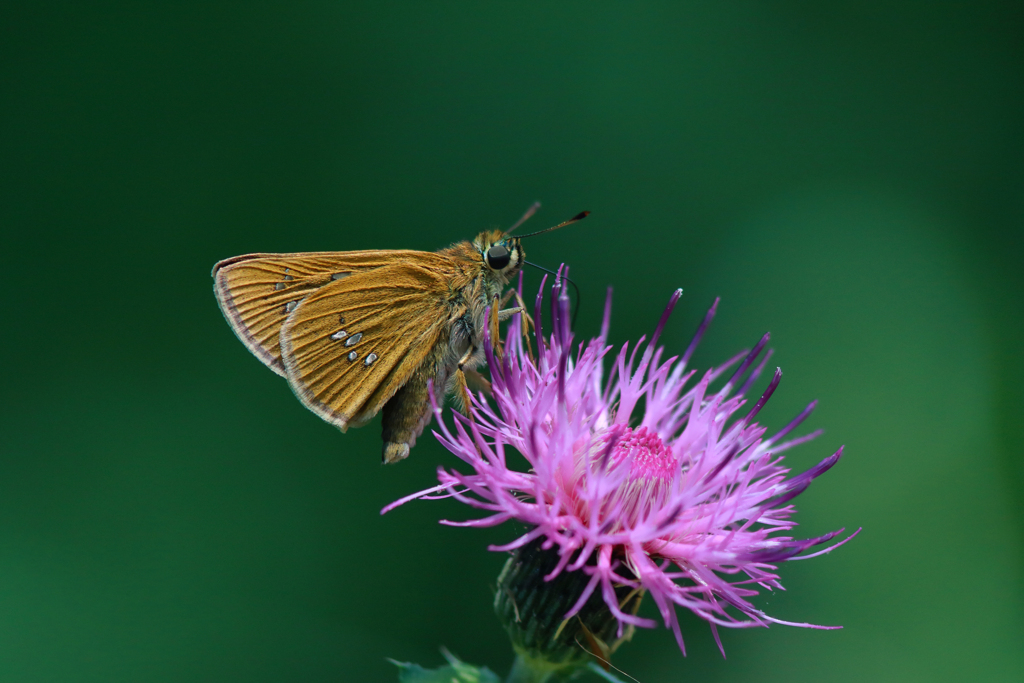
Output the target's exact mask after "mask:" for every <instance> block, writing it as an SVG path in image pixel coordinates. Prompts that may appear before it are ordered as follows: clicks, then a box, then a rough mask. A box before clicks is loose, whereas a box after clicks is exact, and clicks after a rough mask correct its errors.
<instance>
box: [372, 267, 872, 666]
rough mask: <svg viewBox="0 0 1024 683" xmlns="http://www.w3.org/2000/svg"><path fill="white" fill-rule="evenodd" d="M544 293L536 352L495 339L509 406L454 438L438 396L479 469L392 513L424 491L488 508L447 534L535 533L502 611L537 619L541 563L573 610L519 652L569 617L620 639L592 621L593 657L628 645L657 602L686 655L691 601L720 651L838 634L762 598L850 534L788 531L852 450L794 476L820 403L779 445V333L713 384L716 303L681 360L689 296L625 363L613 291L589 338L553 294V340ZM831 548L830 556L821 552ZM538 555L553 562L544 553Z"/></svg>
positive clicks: (537, 628)
mask: <svg viewBox="0 0 1024 683" xmlns="http://www.w3.org/2000/svg"><path fill="white" fill-rule="evenodd" d="M541 292H542V293H543V285H542V290H541ZM542 293H541V294H538V296H537V307H536V310H535V315H534V321H535V322H536V341H537V346H538V350H537V352H536V356H534V355H533V350H532V348H531V347H530V346H529V345H528V344H526V343H524V342H523V339H522V337H520V336H519V335H515V334H509V335H508V339H507V341H506V344H505V349H504V353H502V354H499V353H496V352H495V351H493V350H491V348H490V347H491V344H489V343H488V344H487V346H488V352H487V353H488V363H489V366H490V372H491V379H492V389H493V397H492V403H489V402H488V401H487V400H485V398H484V397H483V396H479V397H474V398H473V400H472V401H471V405H470V406H469V411H468V413H469V414H468V417H466V416H463V415H459V414H455V415H454V428H450V427H448V426H447V425H446V424H445V423H444V421H443V420H441V411H440V410H439V409H438V407H437V406H436V403H435V412H436V414H437V416H438V421H439V424H440V427H439V430H438V431H437V432H435V433H436V436H437V438H438V439H439V440H440V441H441V443H442V444H444V445H445V447H446V448H448V450H450V451H451V452H452V453H454V454H455V455H457V456H458V457H459V458H461V459H462V461H464V462H465V464H466V465H467V466H468V469H467V470H466V471H458V470H446V469H443V468H440V469H439V471H438V479H439V482H440V483H439V485H438V486H435V487H434V488H432V489H429V490H427V491H422V492H420V493H418V494H415V495H414V496H409V497H408V498H405V499H403V500H401V501H397V502H396V503H394V504H393V505H391V506H389V507H388V508H385V511H386V510H388V509H390V508H391V507H394V506H396V505H400V504H402V503H404V502H407V501H408V500H411V499H413V498H416V497H421V498H439V497H449V496H450V497H454V498H456V499H457V500H459V501H461V502H463V503H465V504H467V505H469V506H471V507H473V508H476V509H478V510H481V511H483V512H485V513H486V514H485V515H484V516H483V517H480V518H477V519H473V520H471V521H462V522H452V521H444V522H442V523H444V524H451V525H454V526H471V527H485V526H493V525H497V524H501V523H503V522H506V521H512V520H516V521H519V522H521V523H522V524H524V525H525V532H524V533H523V534H522V535H521V536H519V537H518V538H517V539H516V540H514V541H512V542H511V543H508V544H506V545H502V546H493V547H491V550H497V551H514V552H515V553H516V554H515V555H514V557H513V560H510V564H509V565H507V566H506V568H505V572H504V573H503V578H502V580H500V581H499V584H500V587H499V591H498V596H497V598H496V605H497V606H498V608H499V612H502V611H503V610H504V611H509V612H510V613H511V612H512V611H514V612H515V615H514V618H511V617H510V621H513V620H514V621H516V622H518V623H519V624H522V623H524V620H525V621H527V622H528V621H529V619H528V618H527V616H526V615H524V614H523V612H524V611H529V609H530V608H529V606H524V604H523V603H524V602H525V601H527V600H529V599H530V598H529V597H528V596H527V595H526V594H525V593H522V594H520V593H518V592H516V591H515V590H511V591H510V590H508V589H507V586H506V584H507V583H508V580H509V579H510V577H512V578H514V577H515V576H520V575H521V576H522V577H526V576H527V575H530V574H533V575H536V574H537V573H538V571H541V570H542V573H541V574H540V580H541V581H542V582H544V583H547V584H558V585H559V589H558V591H556V592H557V594H558V597H557V600H556V601H555V603H554V604H557V605H559V607H558V608H557V610H560V611H558V613H557V615H556V617H557V618H556V619H554V624H553V626H552V628H550V629H545V627H543V625H538V624H534V625H533V626H530V627H529V628H532V629H533V631H534V633H532V635H530V634H528V635H527V636H524V635H522V634H520V637H519V641H518V642H516V645H517V650H520V654H523V652H522V650H523V649H524V648H525V649H530V648H532V650H533V651H534V652H536V651H537V650H538V648H539V649H541V650H543V647H542V643H540V640H542V638H541V637H540V636H539V635H538V633H540V632H541V631H543V634H542V635H543V637H544V638H549V639H550V638H551V637H556V638H557V637H558V636H559V635H560V634H559V633H556V631H557V630H564V629H563V627H564V626H565V625H566V623H569V622H564V623H563V620H566V619H569V620H570V621H575V617H576V616H577V615H580V614H582V613H583V612H586V611H588V610H589V611H591V612H593V610H594V609H597V610H599V611H602V610H603V611H604V613H605V614H606V615H608V619H607V620H608V621H610V622H611V624H612V626H613V628H612V629H611V630H608V629H603V630H601V634H598V630H599V628H596V627H594V626H591V625H586V629H585V632H584V636H585V637H577V638H576V641H577V643H580V642H582V644H583V645H584V646H587V647H590V645H593V644H594V643H595V642H601V643H603V641H602V640H601V637H604V638H608V637H609V636H611V635H612V634H613V633H614V636H616V637H617V638H618V639H619V640H620V641H621V639H622V638H623V636H624V635H628V633H629V632H630V631H631V627H633V626H640V627H656V626H657V622H656V621H655V620H652V619H648V618H645V617H641V616H638V615H637V614H636V608H637V607H638V605H639V599H640V597H641V596H643V595H645V594H647V595H650V597H651V599H652V600H653V601H654V603H655V605H656V606H657V609H658V612H659V613H660V617H661V622H662V623H663V624H664V625H665V626H666V627H667V628H670V629H671V630H672V631H673V633H674V634H675V637H676V640H677V642H678V643H679V647H680V648H681V649H683V652H684V654H685V649H684V645H683V637H682V634H681V632H680V628H679V622H678V620H677V616H676V610H677V609H678V608H680V607H682V608H685V609H688V610H690V611H691V612H693V613H694V614H696V615H698V616H699V617H701V618H702V619H704V620H706V621H707V622H708V623H709V624H710V625H711V628H712V630H713V631H714V635H715V639H716V641H717V642H718V644H719V647H720V648H721V647H722V645H721V640H720V639H719V635H718V632H717V628H716V627H718V626H727V627H751V626H768V625H769V624H772V623H778V624H789V625H792V626H805V627H810V628H838V627H825V626H813V625H811V624H805V623H792V622H786V621H781V620H779V619H776V618H774V617H771V616H768V615H767V614H765V613H764V612H762V611H761V610H760V609H758V608H757V607H755V605H754V604H753V603H752V602H751V601H750V598H752V597H753V596H756V595H757V594H758V590H757V588H758V587H763V588H768V589H775V588H779V589H781V588H782V585H781V584H780V582H779V576H778V574H777V573H776V572H777V565H778V563H779V562H782V561H785V560H794V559H806V558H808V557H813V556H815V555H818V554H821V553H825V552H828V551H830V550H832V549H834V548H835V547H837V546H839V545H841V544H842V543H845V540H843V541H840V542H838V543H831V542H832V541H833V539H835V538H836V537H837V536H838V535H839V534H840V533H842V530H839V531H836V532H833V533H829V534H826V535H824V536H820V537H817V538H809V539H803V540H798V539H795V538H793V537H792V536H790V535H788V532H789V531H790V530H791V529H793V527H794V526H795V525H796V523H795V522H793V521H792V516H793V513H794V512H795V510H794V507H793V505H792V504H791V501H792V499H793V498H794V497H795V496H797V494H799V493H800V492H801V491H803V490H804V489H806V488H807V486H808V485H809V484H810V483H811V481H812V480H814V479H815V478H816V477H817V476H819V475H821V474H822V473H824V472H825V471H827V470H828V469H830V468H831V467H832V466H833V465H835V464H836V462H838V460H839V458H840V456H841V455H842V449H841V448H840V449H839V451H837V452H835V453H833V454H832V455H830V456H829V457H827V458H825V459H824V460H822V461H821V462H820V463H819V464H818V465H816V466H815V467H813V468H811V469H810V470H808V471H806V472H803V473H802V474H798V475H796V476H792V477H788V475H789V470H788V469H786V468H785V466H784V465H783V462H782V460H783V459H782V455H781V454H782V453H783V452H784V451H786V450H787V449H789V448H792V447H793V446H796V445H798V444H800V443H803V442H805V441H808V440H810V439H812V438H814V437H815V436H817V435H818V433H819V432H815V433H812V434H809V435H807V436H803V437H799V438H794V439H787V436H788V435H789V434H790V432H791V431H792V430H793V429H794V428H795V427H797V426H798V425H799V424H800V423H801V422H803V421H804V419H805V418H806V417H807V416H808V415H809V414H810V413H811V411H812V409H813V408H814V405H815V404H814V403H811V404H810V405H809V406H808V407H807V408H806V409H805V410H804V411H803V412H802V413H800V414H799V415H798V416H797V417H796V419H794V420H793V421H792V422H790V423H789V424H788V425H787V426H786V427H784V428H783V429H782V430H781V431H779V432H778V433H776V434H773V435H771V436H769V437H767V438H766V430H765V428H764V427H762V426H761V425H759V424H758V423H757V422H755V418H756V417H757V415H758V413H759V412H760V411H761V409H762V408H763V407H764V405H765V403H766V402H767V401H768V399H769V398H770V397H771V395H772V393H773V392H774V391H775V389H776V387H777V386H778V384H779V379H780V378H781V371H779V370H776V372H775V375H774V377H773V378H772V379H771V381H770V383H769V384H768V386H767V388H766V389H765V390H764V392H763V393H762V394H761V395H760V396H759V397H758V398H757V399H756V400H755V401H753V405H750V401H749V400H748V398H747V397H746V393H747V392H748V390H749V389H750V387H751V386H752V385H753V384H754V382H755V381H756V380H757V378H758V376H759V375H760V374H761V373H762V371H763V370H764V368H765V366H766V364H767V362H768V360H769V358H770V356H771V351H770V350H769V351H767V352H766V353H763V352H764V351H765V346H766V344H767V342H768V335H767V334H766V335H765V336H764V337H762V338H761V340H760V341H759V342H758V343H757V345H756V346H755V347H754V348H753V349H752V350H751V351H749V352H743V353H741V354H739V355H737V356H735V357H734V358H732V359H730V360H728V361H726V362H725V363H723V364H722V365H720V366H718V367H716V368H712V369H710V370H707V371H706V372H704V373H703V374H698V373H697V372H696V371H694V370H691V369H689V368H688V363H689V360H690V357H691V355H692V354H693V351H694V349H695V348H696V346H697V343H698V342H699V341H700V338H701V336H702V335H703V333H704V331H705V330H706V329H707V326H708V324H709V323H710V322H711V319H712V317H713V316H714V314H715V308H716V307H717V305H718V302H717V301H716V302H715V305H714V306H712V308H711V310H710V311H709V312H708V314H707V316H706V317H705V318H704V320H703V322H702V323H701V325H700V327H699V328H698V330H697V333H696V335H695V336H694V338H693V341H692V342H691V343H690V345H689V347H688V348H687V349H686V351H685V352H684V353H683V354H682V356H673V357H671V358H667V359H666V358H665V357H664V356H665V354H664V353H663V349H662V348H661V347H659V346H658V339H659V336H660V335H661V332H662V330H663V329H664V327H665V324H666V322H667V321H668V318H669V315H670V314H671V312H672V309H673V307H674V306H675V304H676V302H677V301H678V300H679V297H680V296H681V294H682V290H677V291H676V292H675V293H674V294H673V295H672V297H671V298H670V299H669V303H668V306H667V307H666V308H665V312H664V313H663V314H662V316H661V320H660V321H659V322H658V325H657V327H656V328H655V330H654V334H653V335H652V337H651V339H650V342H649V343H647V344H644V338H641V339H640V340H639V341H638V342H637V344H636V345H635V346H633V347H632V350H630V347H629V344H626V345H624V346H623V347H622V348H621V349H619V351H618V352H617V353H615V354H612V353H611V352H612V347H611V346H609V345H608V343H607V341H606V340H607V335H608V328H609V322H610V313H611V290H609V293H608V301H607V303H606V305H605V315H604V322H603V325H602V330H601V334H600V336H599V337H597V338H596V339H593V340H591V341H589V342H588V343H585V344H579V345H574V343H573V335H572V331H571V329H570V324H569V301H568V297H567V295H566V293H565V289H564V287H563V286H562V284H561V281H560V280H557V281H556V284H555V287H554V288H553V290H552V306H551V308H552V317H551V320H552V327H553V329H552V331H551V334H550V335H549V336H548V337H546V338H545V337H544V335H543V334H542V330H541V324H540V321H541V317H540V309H541V306H540V304H541V298H542ZM515 322H516V321H513V323H515ZM510 329H517V328H516V325H515V324H513V325H512V326H511V327H510ZM641 350H642V352H641ZM762 355H763V357H762ZM638 356H639V358H638ZM609 359H610V360H611V362H610V364H609V365H610V371H609V372H608V373H607V374H606V372H605V364H606V362H607V361H608V360H609ZM733 368H735V369H733ZM723 380H724V381H723ZM641 406H642V408H641ZM513 449H514V451H516V452H518V453H519V454H521V455H522V458H519V457H518V456H516V455H515V453H513V452H512V451H513ZM523 459H525V462H524V461H523ZM851 537H852V536H851ZM849 538H850V537H848V538H847V539H846V540H849ZM821 546H824V548H823V549H820V547H821ZM815 547H819V550H818V551H817V552H814V553H812V554H804V553H805V551H807V550H809V549H811V548H815ZM526 549H530V552H531V553H532V555H530V556H529V557H527V556H524V555H523V552H524V551H525V550H526ZM537 553H541V554H543V559H542V560H537V559H535V558H534V557H533V556H534V555H536V554H537ZM523 580H524V581H525V580H526V579H525V578H524V579H523ZM559 582H561V583H559ZM567 582H568V583H567ZM534 583H536V581H534ZM570 584H571V587H570ZM537 588H538V587H537V586H533V587H532V588H531V590H534V591H536V590H537ZM549 602H550V601H549ZM549 611H550V610H549ZM582 621H583V622H584V623H586V620H585V619H583V620H582ZM590 623H595V622H593V621H592V622H590ZM517 628H519V629H520V630H522V629H524V628H526V627H524V626H521V625H520V626H519V627H517ZM510 632H511V631H510ZM599 636H601V637H599ZM513 640H514V642H515V641H516V637H513ZM577 649H579V648H577ZM723 653H724V651H723Z"/></svg>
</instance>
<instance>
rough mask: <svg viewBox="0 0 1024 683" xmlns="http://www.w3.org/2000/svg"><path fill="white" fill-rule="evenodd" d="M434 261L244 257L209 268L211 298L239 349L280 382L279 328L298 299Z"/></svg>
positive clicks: (405, 256) (359, 254) (335, 255)
mask: <svg viewBox="0 0 1024 683" xmlns="http://www.w3.org/2000/svg"><path fill="white" fill-rule="evenodd" d="M435 256H436V255H435V254H430V253H426V252H419V251H409V250H394V251H382V250H376V251H346V252H334V251H323V252H306V253H298V254H247V255H245V256H236V257H235V258H230V259H226V260H224V261H221V262H220V263H218V264H217V265H215V266H214V267H213V277H214V292H215V293H216V295H217V303H218V304H219V305H220V309H221V312H223V313H224V317H225V318H226V319H227V321H228V323H229V324H230V325H231V329H232V330H234V332H235V334H236V335H237V336H238V338H239V339H241V340H242V343H244V344H245V345H246V347H247V348H248V349H249V350H250V351H251V352H252V353H253V355H255V356H256V357H257V358H259V359H260V360H261V361H263V363H264V364H265V365H266V366H267V367H269V368H270V369H271V370H273V371H274V372H276V373H277V374H279V375H281V376H285V370H284V364H283V363H282V362H281V348H280V338H279V336H280V330H281V325H282V324H284V321H285V320H286V319H287V317H288V315H289V314H290V313H291V312H292V311H293V310H294V309H295V308H296V307H297V306H298V303H299V302H300V301H302V299H304V298H306V297H307V296H309V295H310V294H312V293H313V292H315V291H316V290H318V289H320V288H321V287H324V286H325V285H329V284H330V283H332V282H336V281H338V280H340V279H344V278H345V277H348V276H350V275H351V274H353V273H359V272H365V271H367V270H374V269H377V268H381V267H385V266H388V265H391V264H394V263H396V262H398V261H402V260H409V259H417V258H419V259H422V258H423V257H427V258H428V260H429V258H430V257H435Z"/></svg>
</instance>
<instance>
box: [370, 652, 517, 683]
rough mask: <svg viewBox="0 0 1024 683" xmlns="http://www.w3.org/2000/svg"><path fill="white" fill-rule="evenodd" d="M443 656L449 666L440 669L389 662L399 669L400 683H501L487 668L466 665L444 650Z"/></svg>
mask: <svg viewBox="0 0 1024 683" xmlns="http://www.w3.org/2000/svg"><path fill="white" fill-rule="evenodd" d="M441 654H443V655H444V658H445V659H447V660H448V665H447V666H442V667H440V668H438V669H424V668H423V667H422V666H420V665H419V664H412V663H410V662H396V661H395V660H394V659H389V660H388V661H389V662H391V663H392V664H394V665H395V666H397V667H398V668H399V672H398V681H399V683H501V679H500V678H498V676H497V674H495V673H494V672H493V671H491V670H490V669H488V668H487V667H486V666H480V667H477V666H473V665H472V664H466V663H465V662H463V661H462V660H460V659H459V658H458V657H456V656H455V655H453V654H452V653H451V652H448V650H445V649H444V648H442V649H441Z"/></svg>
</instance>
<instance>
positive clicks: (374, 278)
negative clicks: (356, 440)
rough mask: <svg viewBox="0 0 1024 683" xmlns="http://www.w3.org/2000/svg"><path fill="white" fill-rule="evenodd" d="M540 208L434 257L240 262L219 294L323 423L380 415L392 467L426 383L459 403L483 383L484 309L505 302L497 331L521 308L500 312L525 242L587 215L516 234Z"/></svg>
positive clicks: (397, 253) (412, 431)
mask: <svg viewBox="0 0 1024 683" xmlns="http://www.w3.org/2000/svg"><path fill="white" fill-rule="evenodd" d="M538 207H539V204H534V205H533V206H531V207H530V209H529V210H528V211H527V212H526V214H524V216H523V217H522V218H521V219H520V220H519V221H517V222H516V224H515V225H513V226H512V227H511V228H509V229H508V230H506V231H501V230H490V231H484V232H481V233H480V234H479V235H477V237H476V239H474V240H473V241H472V242H469V241H464V242H456V243H455V244H453V245H451V246H449V247H447V248H444V249H440V250H439V251H436V252H427V251H412V250H370V251H337V252H333V251H318V252H303V253H296V254H246V255H244V256H236V257H234V258H229V259H225V260H223V261H220V262H219V263H217V264H216V265H215V266H214V267H213V280H214V285H213V289H214V293H215V294H216V297H217V303H218V304H219V305H220V310H221V312H222V313H223V314H224V317H225V319H226V320H227V321H228V324H229V325H230V326H231V329H232V330H234V332H235V334H236V335H237V336H238V338H239V339H240V340H241V341H242V343H243V344H245V346H246V347H247V348H248V349H249V351H251V352H252V353H253V355H255V356H256V357H257V358H259V359H260V360H261V361H262V362H263V364H264V365H266V366H267V367H269V368H270V369H271V370H273V371H274V372H276V373H277V374H279V375H281V376H282V377H285V378H286V379H287V380H288V384H289V385H290V386H291V389H292V391H293V392H294V393H295V395H296V396H297V397H298V399H299V400H300V401H301V402H302V403H303V405H305V406H306V407H307V408H309V409H310V410H312V411H313V412H314V413H316V414H317V415H319V416H320V417H321V418H323V419H324V420H326V421H327V422H329V423H330V424H333V425H334V426H336V427H338V428H339V429H341V431H342V432H344V431H346V430H348V429H349V428H350V427H360V426H362V425H364V424H366V423H367V422H368V421H370V419H371V418H373V417H374V416H375V415H376V414H377V413H378V412H382V413H383V415H382V429H383V434H382V437H383V441H384V444H383V448H382V457H383V461H384V462H385V463H393V462H397V461H399V460H402V459H404V458H406V457H408V455H409V449H410V448H412V446H413V445H415V443H416V437H417V436H419V435H420V434H421V433H422V431H423V429H424V427H425V426H426V425H427V423H428V422H429V421H430V416H431V411H430V400H429V387H430V386H431V384H433V386H434V387H444V388H445V391H446V393H447V392H452V391H455V392H456V396H457V398H459V397H462V396H463V395H465V394H466V392H468V389H467V379H466V376H467V374H469V376H470V378H471V379H476V380H477V382H479V383H482V384H483V385H486V380H484V379H483V378H482V377H480V376H478V375H476V374H475V371H474V369H475V368H476V367H477V366H478V365H480V363H481V362H483V360H484V350H483V339H484V326H485V325H486V324H489V323H488V321H487V320H485V318H486V315H485V312H486V310H487V307H488V306H494V305H495V304H498V303H500V305H499V306H495V307H494V310H495V311H497V313H496V315H495V316H493V321H492V324H493V325H494V326H495V327H496V325H497V321H500V320H506V319H508V318H509V317H511V316H512V315H514V314H515V313H518V312H523V306H522V302H521V301H519V302H518V303H519V305H518V306H516V307H513V308H506V309H500V306H501V305H505V304H507V303H508V301H509V296H508V295H506V296H505V297H502V296H501V295H502V293H503V292H504V290H505V287H506V286H507V285H508V283H509V281H510V279H511V278H512V277H513V276H514V275H516V274H517V273H518V272H519V271H520V270H521V269H522V267H523V265H524V264H525V254H524V252H523V247H522V244H521V242H520V240H522V239H523V238H524V237H531V236H533V235H537V234H540V233H542V232H549V231H550V230H555V229H557V228H561V227H564V226H566V225H569V224H571V223H574V222H576V221H578V220H581V219H582V218H584V217H585V216H586V215H587V214H588V213H589V212H587V211H584V212H582V213H580V214H578V215H577V216H575V217H573V218H572V219H570V220H568V221H565V222H564V223H561V224H559V225H556V226H554V227H552V228H548V229H547V230H541V231H539V232H535V233H531V234H530V235H521V236H518V237H513V236H512V235H511V234H510V233H511V232H512V231H513V230H515V229H516V228H517V227H518V226H519V225H520V224H521V223H522V222H523V221H525V220H526V219H527V218H529V217H530V216H531V215H532V214H533V212H534V211H536V209H537V208H538ZM531 265H532V264H531ZM512 294H515V292H514V291H510V292H509V295H512ZM516 297H517V298H518V295H517V294H516ZM524 315H525V312H524ZM495 336H496V335H495ZM492 338H494V337H492Z"/></svg>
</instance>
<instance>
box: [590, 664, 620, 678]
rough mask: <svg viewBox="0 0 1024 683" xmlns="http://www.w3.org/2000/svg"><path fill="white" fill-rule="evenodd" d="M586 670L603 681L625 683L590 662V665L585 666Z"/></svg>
mask: <svg viewBox="0 0 1024 683" xmlns="http://www.w3.org/2000/svg"><path fill="white" fill-rule="evenodd" d="M587 668H588V669H590V670H591V671H592V672H594V673H596V674H597V675H598V676H600V677H601V678H603V679H604V680H606V681H611V683H626V681H624V680H622V679H621V678H619V677H618V676H616V675H614V674H612V673H611V672H610V671H605V670H604V669H602V668H601V667H600V666H598V665H597V664H595V663H594V662H591V663H590V664H587Z"/></svg>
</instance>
